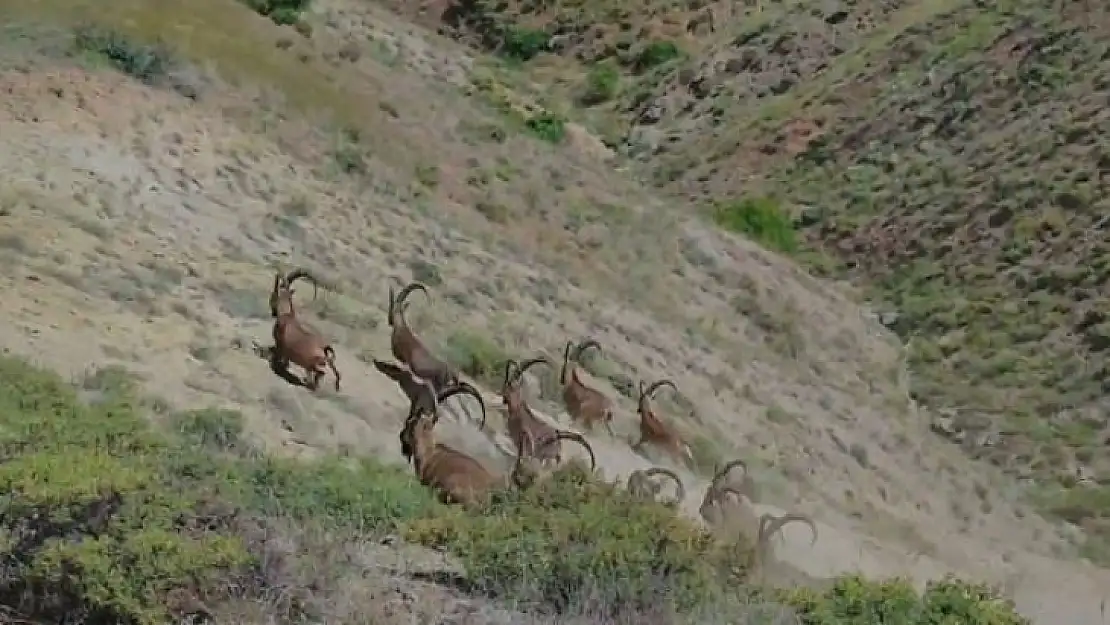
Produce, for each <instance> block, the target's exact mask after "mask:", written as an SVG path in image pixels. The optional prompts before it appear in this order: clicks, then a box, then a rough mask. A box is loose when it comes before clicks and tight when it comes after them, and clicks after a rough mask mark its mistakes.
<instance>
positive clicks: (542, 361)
mask: <svg viewBox="0 0 1110 625" xmlns="http://www.w3.org/2000/svg"><path fill="white" fill-rule="evenodd" d="M536 365H547V366H549V367H550V366H551V361H550V360H548V359H547V357H546V356H540V357H539V358H529V359H528V360H525V361H524V362H522V363H520V366H518V367H517V369H516V374H515V375H513V382H516V381H517V380H519V379H520V377H521V376H523V375H524V373H525V372H526V371H528V369H530V368H531V367H534V366H536Z"/></svg>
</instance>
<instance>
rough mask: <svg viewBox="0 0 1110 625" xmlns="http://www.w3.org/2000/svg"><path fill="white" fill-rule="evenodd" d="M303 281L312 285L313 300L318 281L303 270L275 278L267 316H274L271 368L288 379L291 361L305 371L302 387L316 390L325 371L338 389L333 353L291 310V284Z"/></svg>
mask: <svg viewBox="0 0 1110 625" xmlns="http://www.w3.org/2000/svg"><path fill="white" fill-rule="evenodd" d="M299 278H305V279H307V280H309V281H310V282H312V297H313V299H316V291H317V289H318V286H319V281H318V280H317V279H316V278H315V276H313V275H312V274H311V273H309V272H308V270H306V269H302V268H297V269H294V270H293V271H290V272H289V274H288V275H286V276H285V277H282V275H281V272H278V273H276V274H275V275H274V288H273V290H272V291H271V292H270V314H271V315H272V316H273V317H274V331H273V336H274V347H273V349H272V350H271V351H270V367H271V368H272V369H273V370H274V372H275V373H277V374H278V375H281V376H282V377H287V376H289V375H290V374H289V371H288V369H289V363H290V362H294V363H296V364H297V365H299V366H300V367H301V368H302V369H304V371H305V379H304V385H305V386H306V387H308V389H309V390H312V391H315V390H316V389H317V388H318V387H319V386H320V378H322V377H324V375H326V374H327V368H330V369H331V372H332V374H333V375H335V390H336V391H338V390H339V380H340V379H341V377H342V376H340V375H339V370H338V369H337V368H336V366H335V350H334V349H333V348H332V346H331V345H330V344H329V343H328V342H327V341H326V340H325V339H324V338H323V337H322V336H321V335H320V333H319V332H317V331H316V330H314V329H312V328H311V327H309V326H308V325H307V324H305V323H303V322H302V321H301V320H300V319H298V318H297V313H296V310H295V309H294V308H293V282H295V281H296V280H297V279H299Z"/></svg>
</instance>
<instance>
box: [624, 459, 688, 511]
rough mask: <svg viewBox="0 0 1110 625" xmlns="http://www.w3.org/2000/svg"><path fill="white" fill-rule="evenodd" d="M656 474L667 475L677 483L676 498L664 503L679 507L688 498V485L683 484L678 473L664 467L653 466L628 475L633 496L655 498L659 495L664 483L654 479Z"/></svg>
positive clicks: (629, 490) (629, 488)
mask: <svg viewBox="0 0 1110 625" xmlns="http://www.w3.org/2000/svg"><path fill="white" fill-rule="evenodd" d="M656 475H665V476H667V477H669V478H671V479H672V480H674V484H675V497H674V499H672V500H670V501H667V502H664V504H663V505H666V506H669V507H677V506H678V505H679V504H681V503H682V500H683V499H685V498H686V487H685V486H684V485H683V484H682V479H681V478H679V477H678V474H677V473H675V472H674V471H672V470H670V469H666V468H663V467H652V468H650V469H639V470H636V471H633V472H632V474H631V475H629V476H628V492H629V494H631V495H632V496H633V497H637V498H640V499H651V500H655V499H656V497H658V496H659V492H660V491H661V490H662V489H663V485H662V484H660V483H659V482H657V481H655V480H654V479H652V478H653V477H655V476H656Z"/></svg>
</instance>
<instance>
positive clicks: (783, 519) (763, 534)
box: [755, 512, 817, 563]
mask: <svg viewBox="0 0 1110 625" xmlns="http://www.w3.org/2000/svg"><path fill="white" fill-rule="evenodd" d="M791 521H796V522H798V523H805V524H806V525H808V526H809V531H810V534H811V535H812V536H813V537H812V539H810V541H809V546H810V547H812V546H813V545H815V544H817V524H816V523H814V522H813V519H811V518H809V517H808V516H806V515H804V514H799V513H796V512H789V513H786V514H784V515H782V516H778V517H777V516H775V515H773V514H771V513H766V514H764V515H763V516H761V517H759V533H758V536H757V538H756V542H755V557H756V558H757V560H756V562H757V563H758V562H762V561H763V560H764V558H766V556H767V554H768V553H769V551H770V548H771V537H772V536H774V535H775V533H776V532H779V531H782V528H783V526H784V525H786V524H787V523H790V522H791Z"/></svg>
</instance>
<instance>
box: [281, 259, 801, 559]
mask: <svg viewBox="0 0 1110 625" xmlns="http://www.w3.org/2000/svg"><path fill="white" fill-rule="evenodd" d="M300 278H305V279H306V280H309V281H310V282H312V284H313V289H314V290H313V297H314V298H315V295H316V289H317V288H318V285H319V282H318V280H316V278H315V277H313V275H312V274H311V273H310V272H308V271H306V270H304V269H300V268H298V269H294V270H292V271H291V272H289V273H288V274H286V275H282V274H281V272H278V273H277V274H276V275H275V276H274V285H273V290H272V291H271V293H270V312H271V314H272V316H273V317H274V326H273V339H274V344H273V346H272V347H268V348H265V349H264V350H262V351H261V352H260V353H262V352H264V355H265V356H267V357H268V359H269V360H270V366H271V367H272V368H273V370H274V371H275V372H276V373H278V374H280V375H282V376H283V377H286V378H287V379H288V376H289V375H290V374H289V373H288V366H289V363H295V364H297V365H298V366H300V367H301V368H302V369H304V371H305V377H304V380H303V381H302V383H303V385H304V386H306V387H307V388H308V389H309V390H312V391H315V390H316V389H317V387H318V386H319V384H320V379H321V378H323V377H324V375H326V373H327V371H328V369H330V370H331V372H332V375H334V376H335V390H336V391H338V390H339V382H340V379H341V376H340V374H339V370H338V369H337V368H336V366H335V350H334V349H333V348H332V346H331V345H330V344H329V343H328V341H327V340H326V339H325V338H323V337H322V336H321V335H320V333H319V332H317V331H316V330H314V329H312V328H310V327H309V326H308V325H307V324H305V323H303V322H302V321H301V320H300V319H298V317H297V314H296V311H295V309H294V306H293V283H294V282H295V281H296V280H298V279H300ZM414 291H421V292H423V293H424V294H425V295H427V293H428V291H427V289H426V288H425V286H424V285H422V284H420V283H419V282H413V283H411V284H409V285H407V286H405V287H404V288H403V289H401V291H400V292H397V293H395V292H394V290H393V288H392V287H390V289H389V309H388V314H387V319H388V322H389V326H390V328H392V330H391V336H390V348H391V351H392V353H393V357H394V358H395V359H396V360H397V361H398V363H389V362H384V361H381V360H377V359H375V360H374V366H375V367H376V368H377V369H378V371H380V372H381V373H383V374H385V375H386V376H388V377H389V378H391V379H392V380H394V381H395V382H396V383H397V384H398V385H399V386H400V388H401V390H402V391H403V392H404V393H405V395H406V396H407V397H408V399H409V402H410V405H409V412H408V416H407V417H406V418H405V422H404V426H403V427H402V429H401V433H400V440H401V451H402V453H403V454H404V456H405V459H406V460H408V461H409V462H410V463H411V464H412V466H413V468H414V469H415V472H416V476H417V478H418V479H419V480H420V482H421V483H422V484H424V485H425V486H427V487H430V488H432V489H433V490H434V491H435V492H436V493H437V495H438V496H439V497H440V498H441V499H442V500H443V501H444V502H445V503H455V504H461V505H463V506H467V507H476V506H479V505H481V504H482V503H483V502H484V501H485V499H486V496H487V495H488V494H489V493H491V492H493V491H494V490H496V489H501V488H511V487H513V486H515V487H517V488H528V487H530V486H531V485H533V484H535V483H536V481H537V480H539V479H541V478H542V477H543V476H545V475H550V474H551V472H552V471H553V470H554V469H555V468H557V467H558V466H559V465H560V464H561V463H562V441H564V440H569V441H574V442H576V443H578V444H579V445H581V446H582V447H583V448H584V449H585V450H586V451H587V452H588V453H589V456H590V470H591V471H593V470H594V469H595V468H596V457H595V455H594V450H593V448H592V447H591V446H590V444H589V442H588V441H587V440H586V438H585V437H584V436H582V435H581V434H578V433H575V432H571V431H567V430H560V429H558V428H556V427H554V426H552V425H550V424H548V423H547V422H546V421H544V420H542V419H540V418H539V417H538V416H536V414H535V413H534V412H533V411H532V409H531V408H530V407H529V406H528V402H527V401H526V400H525V398H524V393H523V376H524V373H525V372H526V371H528V369H529V368H531V367H533V366H535V365H540V364H543V365H547V366H552V363H551V362H550V361H549V360H548V359H547V358H546V357H539V358H531V359H529V360H525V361H524V362H522V363H517V362H516V361H515V360H509V361H508V362H507V363H505V376H504V380H503V381H502V384H501V393H500V394H501V398H502V401H503V406H504V409H505V414H506V426H507V429H508V434H509V437H510V439H511V440H512V442H513V444H514V445H515V447H516V460H515V463H514V465H513V468H512V470H511V471H510V473H509V475H508V476H500V475H497V474H495V473H494V472H492V471H490V470H489V469H487V468H486V467H485V466H484V465H483V464H482V463H480V462H478V461H477V460H475V459H474V458H472V457H471V456H469V455H467V454H465V453H463V452H461V451H458V450H457V449H454V448H452V447H449V446H447V445H444V444H443V443H437V442H436V440H435V436H434V429H435V425H436V422H437V421H438V419H439V414H438V413H439V405H440V404H441V403H442V402H443V401H444V400H446V399H447V398H449V397H452V396H454V395H459V394H466V395H470V396H471V397H473V398H474V399H475V400H477V401H478V404H479V406H480V407H481V410H482V420H481V423H480V425H479V428H480V429H481V430H482V431H483V432H485V431H486V406H485V402H484V401H483V400H482V396H481V394H480V393H479V392H478V390H477V389H476V388H474V387H473V386H472V385H470V384H469V383H467V382H465V381H463V380H460V379H459V372H458V370H457V369H456V368H455V367H453V366H451V365H450V364H448V363H446V362H445V361H443V360H442V359H440V358H437V357H436V356H435V355H433V354H432V352H431V351H430V350H429V349H428V348H427V347H426V346H425V345H424V343H423V342H422V341H421V340H420V339H419V338H418V337H417V336H416V334H415V333H413V331H412V329H411V328H410V327H409V325H408V323H407V322H406V321H405V309H406V308H407V306H408V300H407V298H408V297H409V295H411V294H412V293H413V292H414ZM591 347H593V348H596V349H598V350H600V349H601V346H600V345H599V344H598V343H597V342H596V341H594V340H590V339H587V340H585V341H582V342H581V343H579V344H578V345H574V344H573V343H570V342H568V343H567V345H566V349H565V350H564V351H563V365H562V369H561V371H560V375H559V380H560V384H562V398H563V402H564V404H565V406H566V410H567V413H568V414H569V416H570V418H571V419H572V420H573V421H575V422H577V423H579V424H580V425H582V426H583V427H584V428H585V429H587V430H588V431H592V430H593V428H594V426H595V425H596V424H598V423H601V424H603V425H604V426H605V428H606V430H607V431H608V433H609V435H610V436H612V435H613V430H612V421H613V413H614V404H613V401H612V400H611V399H610V398H609V397H607V396H606V395H604V394H603V393H602V392H600V391H598V390H597V389H595V388H592V387H590V386H588V385H586V384H585V383H584V382H583V381H582V379H581V378H580V376H579V370H578V367H579V365H578V363H579V361H580V359H581V356H582V354H583V352H584V351H585V350H586V349H589V348H591ZM663 386H669V387H671V388H672V389H674V388H675V385H674V383H673V382H671V381H670V380H666V379H664V380H659V381H657V382H654V383H652V384H650V385H645V384H644V383H643V382H642V381H641V382H640V388H639V391H640V392H639V395H640V396H639V401H638V407H637V412H638V414H639V417H640V441H639V442H638V443H637V444H636V445H634V446H633V450H634V451H639V450H640V449H641V448H642V447H643V446H645V445H651V446H653V447H655V448H658V449H660V450H662V451H665V452H667V453H668V454H670V455H671V456H673V457H675V458H676V459H682V460H684V461H685V462H686V463H687V466H688V468H692V466H691V465H692V463H693V455H692V453H691V450H690V447H689V445H687V444H686V443H685V442H684V441H683V440H682V438H681V437H680V436H679V434H678V432H677V431H676V430H675V429H674V428H673V427H672V426H671V425H669V424H668V423H666V422H665V421H663V420H662V419H661V418H660V417H659V415H658V414H656V412H655V411H654V410H653V409H652V407H651V403H650V400H651V398H652V396H653V394H654V393H655V391H657V390H658V389H659V388H660V387H663ZM737 467H739V468H742V469H744V475H743V478H742V479H741V480H740V482H739V483H736V482H734V481H731V480H726V479H725V478H726V477H727V476H728V475H729V474H730V473H731V472H732V471H733V470H734V469H736V468H737ZM657 476H667V477H669V478H670V479H671V480H673V481H674V482H675V487H676V488H675V490H676V497H675V498H674V499H673V500H670V501H667V502H664V503H665V505H668V506H670V507H672V508H677V506H678V505H679V504H680V502H681V501H682V500H683V498H684V496H685V488H684V486H683V484H682V480H681V479H680V478H679V476H678V474H677V473H675V472H674V471H672V470H670V469H666V468H663V467H654V468H650V469H643V470H637V471H634V472H633V473H632V474H631V475H630V476H629V478H628V483H627V490H628V492H629V493H630V494H631V495H633V496H635V497H639V498H644V499H652V500H654V499H656V498H657V497H658V495H659V493H660V492H661V491H662V487H663V485H662V484H661V483H660V482H658V481H656V479H655V478H656V477H657ZM754 496H755V483H754V481H753V480H752V478H751V476H749V475H748V471H747V466H746V465H745V464H744V462H743V461H742V460H733V461H731V462H729V463H727V464H726V465H725V466H724V467H723V468H721V469H720V470H718V471H717V472H716V475H714V477H713V479H712V480H711V482H710V484H709V487H708V488H707V489H706V492H705V496H704V497H703V499H702V503H701V507H700V508H699V512H700V513H701V516H702V517H703V518H704V519H705V521H706V522H707V523H709V525H710V526H712V527H718V528H719V527H723V526H725V525H727V526H730V527H736V526H737V525H738V524H737V521H739V522H740V523H739V526H740V527H741V528H742V531H744V532H745V534H746V535H747V536H748V537H749V539H752V540H753V542H754V544H755V545H757V547H758V549H757V551H762V550H764V549H766V547H767V545H768V541H769V540H770V537H771V536H772V535H774V533H775V532H777V531H779V530H780V529H781V528H782V527H783V526H784V525H785V524H786V523H789V522H791V521H799V522H804V523H806V524H807V525H808V526H809V527H810V529H811V530H812V534H813V541H816V540H817V527H816V525H815V524H814V522H813V521H812V519H810V518H809V517H807V516H805V515H802V514H785V515H783V516H781V517H775V516H772V515H769V514H764V515H762V516H758V517H757V515H756V513H755V509H754V507H753V499H754Z"/></svg>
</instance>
